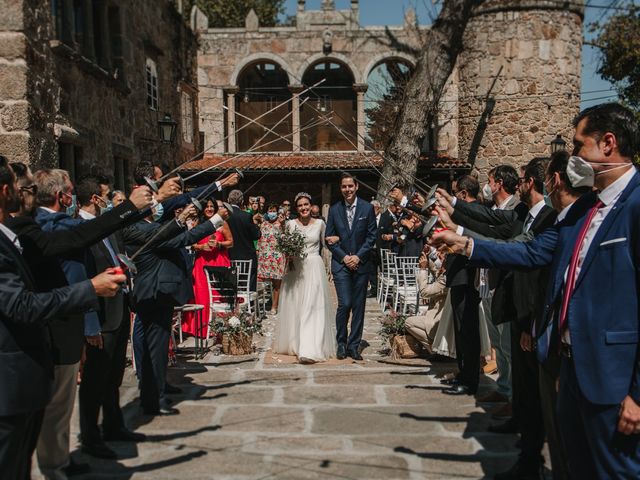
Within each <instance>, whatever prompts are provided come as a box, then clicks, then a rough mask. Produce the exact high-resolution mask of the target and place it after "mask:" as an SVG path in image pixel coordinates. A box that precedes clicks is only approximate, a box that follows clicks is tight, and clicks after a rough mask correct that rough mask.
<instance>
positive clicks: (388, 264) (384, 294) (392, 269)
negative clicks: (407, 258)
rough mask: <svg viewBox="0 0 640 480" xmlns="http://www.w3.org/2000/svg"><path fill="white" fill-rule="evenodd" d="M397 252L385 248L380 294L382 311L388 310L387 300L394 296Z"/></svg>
mask: <svg viewBox="0 0 640 480" xmlns="http://www.w3.org/2000/svg"><path fill="white" fill-rule="evenodd" d="M395 273H396V254H395V253H394V252H392V251H391V250H385V251H384V256H383V258H382V272H381V277H380V288H379V289H378V295H379V300H378V302H379V303H380V306H381V307H382V311H383V312H386V311H387V305H388V303H387V301H388V300H389V297H391V296H392V292H393V286H394V285H395V282H396V277H395Z"/></svg>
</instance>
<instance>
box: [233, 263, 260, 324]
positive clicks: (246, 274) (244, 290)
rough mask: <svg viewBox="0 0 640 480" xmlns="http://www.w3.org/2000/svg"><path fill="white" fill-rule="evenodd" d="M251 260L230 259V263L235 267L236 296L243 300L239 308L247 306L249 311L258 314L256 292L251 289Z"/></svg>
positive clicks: (258, 307)
mask: <svg viewBox="0 0 640 480" xmlns="http://www.w3.org/2000/svg"><path fill="white" fill-rule="evenodd" d="M252 263H253V260H232V261H231V264H232V265H233V266H235V267H236V272H237V278H238V297H240V298H242V299H243V300H244V302H243V304H242V306H241V308H247V311H248V312H249V313H254V312H256V313H257V315H258V316H260V314H261V312H260V302H258V292H255V291H252V290H251V264H252Z"/></svg>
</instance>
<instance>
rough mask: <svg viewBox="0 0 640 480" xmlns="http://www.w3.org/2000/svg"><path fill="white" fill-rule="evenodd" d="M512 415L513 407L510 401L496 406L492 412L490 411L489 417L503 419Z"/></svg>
mask: <svg viewBox="0 0 640 480" xmlns="http://www.w3.org/2000/svg"><path fill="white" fill-rule="evenodd" d="M512 416H513V407H512V405H511V402H507V403H505V404H504V405H501V406H500V407H498V408H496V409H495V410H494V411H493V412H491V418H493V419H494V420H503V419H505V418H510V417H512Z"/></svg>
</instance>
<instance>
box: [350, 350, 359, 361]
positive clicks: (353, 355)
mask: <svg viewBox="0 0 640 480" xmlns="http://www.w3.org/2000/svg"><path fill="white" fill-rule="evenodd" d="M349 356H350V357H351V358H353V359H354V360H362V355H360V353H358V349H357V348H352V349H351V350H349Z"/></svg>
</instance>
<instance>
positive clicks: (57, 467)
mask: <svg viewBox="0 0 640 480" xmlns="http://www.w3.org/2000/svg"><path fill="white" fill-rule="evenodd" d="M79 368H80V363H79V362H78V363H74V364H71V365H56V366H55V374H54V382H53V394H52V397H51V401H50V402H49V404H48V405H47V408H46V409H45V411H44V420H43V421H42V429H41V430H40V436H39V437H38V446H37V447H36V454H37V457H38V467H39V468H40V472H41V473H42V475H43V476H44V477H45V478H46V479H47V480H66V479H67V476H66V475H65V473H64V471H63V470H62V469H63V468H64V467H66V466H67V465H69V431H70V427H71V414H72V413H73V405H74V403H75V399H76V390H77V388H78V384H77V379H78V370H79Z"/></svg>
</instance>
